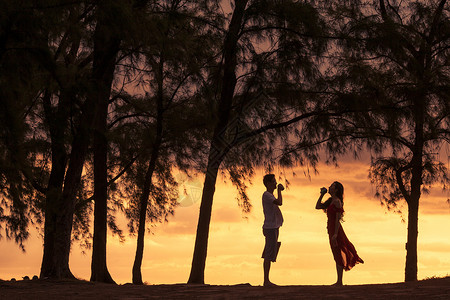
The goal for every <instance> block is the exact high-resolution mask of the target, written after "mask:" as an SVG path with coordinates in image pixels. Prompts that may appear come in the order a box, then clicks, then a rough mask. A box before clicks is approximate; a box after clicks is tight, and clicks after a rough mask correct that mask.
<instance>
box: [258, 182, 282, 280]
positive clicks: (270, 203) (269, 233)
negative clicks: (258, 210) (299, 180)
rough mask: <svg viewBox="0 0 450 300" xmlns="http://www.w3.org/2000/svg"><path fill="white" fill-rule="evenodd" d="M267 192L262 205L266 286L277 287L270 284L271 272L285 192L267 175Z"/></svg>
mask: <svg viewBox="0 0 450 300" xmlns="http://www.w3.org/2000/svg"><path fill="white" fill-rule="evenodd" d="M263 183H264V185H265V187H266V191H265V192H264V193H263V195H262V205H263V212H264V224H263V234H264V237H265V240H266V241H265V245H264V251H263V255H262V258H264V263H263V269H264V286H276V284H274V283H272V282H270V280H269V272H270V265H271V263H272V262H275V261H276V259H277V254H278V248H279V245H280V243H278V234H279V228H280V226H281V225H283V215H282V214H281V210H280V206H281V205H283V197H282V195H281V191H283V190H284V187H283V185H282V184H278V186H277V180H276V179H275V175H274V174H267V175H265V176H264V178H263ZM275 188H276V189H277V191H278V198H275V196H274V195H273V192H274V190H275Z"/></svg>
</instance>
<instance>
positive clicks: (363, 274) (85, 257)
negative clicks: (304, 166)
mask: <svg viewBox="0 0 450 300" xmlns="http://www.w3.org/2000/svg"><path fill="white" fill-rule="evenodd" d="M275 171H277V170H275ZM319 171H320V174H319V175H316V176H312V178H311V180H309V179H307V178H305V177H304V176H303V175H302V174H303V173H302V171H301V170H296V173H297V174H298V175H297V176H296V177H292V175H290V173H291V171H289V172H287V175H288V178H289V180H290V182H291V186H290V188H289V189H288V190H286V191H285V192H284V204H283V206H282V207H281V209H282V212H283V215H284V220H285V221H284V225H283V226H282V227H281V229H280V241H281V242H282V246H281V249H280V253H279V257H278V261H277V262H276V263H275V264H273V266H272V269H271V280H272V281H273V282H275V283H277V284H281V285H299V284H319V285H322V284H325V285H326V284H331V283H333V282H335V267H334V261H333V258H332V255H331V251H330V249H329V245H328V237H327V233H326V228H325V226H326V215H325V214H324V213H323V212H322V211H317V210H315V209H314V206H315V203H316V200H317V197H318V195H319V188H320V187H322V186H326V187H328V186H329V185H330V183H331V182H332V181H334V180H339V181H340V182H342V183H343V184H344V188H345V194H344V197H345V199H344V201H345V205H344V208H345V211H346V213H345V216H344V219H345V222H344V223H343V227H344V230H345V231H346V234H347V236H348V237H349V239H350V241H352V243H353V244H354V245H355V247H356V249H357V251H358V254H359V255H360V256H361V258H363V260H364V261H365V264H363V265H357V266H356V267H355V268H354V269H353V270H351V271H349V272H346V273H345V274H344V284H364V283H385V282H399V281H403V277H404V263H405V254H406V252H405V250H404V249H405V242H406V223H402V221H401V217H400V216H399V215H398V214H394V213H390V212H386V210H385V208H383V207H382V206H381V205H380V204H379V200H378V199H375V198H374V197H373V194H374V187H373V186H371V185H370V182H369V179H368V177H367V174H368V164H367V163H363V162H355V161H347V162H342V163H341V164H340V168H334V167H330V166H324V165H320V166H319ZM262 176H263V173H262V172H261V171H260V172H257V174H256V177H255V178H254V179H253V185H252V186H251V187H250V188H249V196H250V199H251V201H252V204H253V209H252V212H251V213H250V214H248V215H247V218H243V217H242V214H241V212H240V209H239V208H238V206H237V202H236V200H235V196H236V192H235V189H234V187H232V186H231V184H229V183H228V184H225V183H223V182H222V181H220V179H219V181H220V183H219V184H218V186H217V189H216V197H215V199H214V205H213V216H212V221H211V230H210V239H209V247H208V258H207V262H206V273H205V281H206V283H209V284H237V283H247V282H248V283H250V284H252V285H260V284H261V283H262V259H261V258H260V257H261V252H262V249H263V245H264V237H263V235H262V230H261V226H262V222H263V214H262V205H261V195H262V193H263V191H264V190H265V188H264V186H263V184H262ZM448 197H449V195H448V192H447V193H444V192H442V191H441V190H439V189H438V188H436V189H433V190H432V191H431V193H430V194H429V195H424V196H423V198H422V199H421V206H420V213H419V264H418V267H419V274H418V276H419V278H420V279H421V278H425V277H430V276H445V275H448V274H449V273H450V239H449V237H450V233H449V230H448V229H449V228H450V206H449V204H448V203H447V202H446V199H447V198H448ZM198 210H199V202H196V203H194V204H192V205H190V206H184V207H179V208H178V209H177V210H176V212H175V216H174V217H171V218H170V220H169V222H168V223H166V224H162V225H159V226H158V227H157V228H155V230H154V232H153V234H151V235H147V237H146V243H145V249H144V260H143V265H142V275H143V280H144V281H145V282H147V283H149V284H160V283H166V284H170V283H184V282H186V281H187V279H188V277H189V271H190V265H191V259H192V252H193V245H194V239H195V230H196V226H197V218H198ZM404 216H406V214H405V215H404ZM124 229H125V228H124ZM26 247H27V252H26V253H25V254H23V253H21V251H20V250H19V248H18V247H17V246H15V245H14V243H13V242H11V241H6V240H5V239H3V240H2V241H1V242H0V253H1V256H0V278H1V279H10V278H12V277H15V278H16V279H20V278H21V277H22V276H25V275H28V276H30V277H31V276H32V275H34V274H37V275H39V270H40V263H41V258H42V242H41V241H40V240H39V239H38V238H37V234H36V232H32V237H31V239H30V240H29V242H28V243H27V244H26ZM135 250H136V240H135V238H131V237H127V240H126V242H125V243H123V244H121V243H120V242H119V241H118V238H116V237H111V236H110V237H109V238H108V253H107V256H108V267H109V270H110V273H111V275H112V277H113V278H114V279H115V280H116V282H117V283H126V282H131V269H132V264H133V260H134V253H135ZM90 262H91V252H90V251H87V252H86V254H82V253H81V250H80V248H79V247H78V245H76V244H75V245H74V246H73V248H72V254H71V261H70V267H71V270H72V272H73V273H74V275H75V276H76V277H78V278H81V279H86V280H89V277H90Z"/></svg>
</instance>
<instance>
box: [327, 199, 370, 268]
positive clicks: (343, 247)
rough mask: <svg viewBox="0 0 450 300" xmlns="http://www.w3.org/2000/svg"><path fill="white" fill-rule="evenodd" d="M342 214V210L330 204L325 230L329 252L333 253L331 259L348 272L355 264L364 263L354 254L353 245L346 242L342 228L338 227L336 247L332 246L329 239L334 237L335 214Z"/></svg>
mask: <svg viewBox="0 0 450 300" xmlns="http://www.w3.org/2000/svg"><path fill="white" fill-rule="evenodd" d="M338 212H340V213H343V212H344V210H343V209H342V208H337V207H336V206H335V205H334V204H330V205H329V206H328V208H327V217H328V222H327V230H328V237H329V240H330V246H331V251H332V252H333V257H334V260H335V261H336V263H337V264H338V265H340V266H343V267H344V270H346V271H348V270H350V269H351V268H353V267H354V266H355V265H356V264H357V263H364V261H363V260H362V259H361V258H360V257H359V256H358V253H356V249H355V247H354V246H353V244H352V243H351V242H350V241H349V240H348V238H347V236H346V235H345V232H344V229H343V228H342V226H339V229H338V233H337V239H336V240H337V246H335V247H334V246H333V244H332V242H331V237H332V236H333V235H334V231H335V229H336V228H335V226H336V213H338Z"/></svg>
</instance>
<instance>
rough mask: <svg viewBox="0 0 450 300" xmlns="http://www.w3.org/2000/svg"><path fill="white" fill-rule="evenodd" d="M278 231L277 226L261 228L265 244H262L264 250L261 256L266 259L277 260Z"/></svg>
mask: <svg viewBox="0 0 450 300" xmlns="http://www.w3.org/2000/svg"><path fill="white" fill-rule="evenodd" d="M278 233H279V228H270V229H266V228H263V234H264V236H265V237H266V244H265V245H264V251H263V254H262V258H264V259H268V260H270V261H272V262H275V261H276V260H277V254H278Z"/></svg>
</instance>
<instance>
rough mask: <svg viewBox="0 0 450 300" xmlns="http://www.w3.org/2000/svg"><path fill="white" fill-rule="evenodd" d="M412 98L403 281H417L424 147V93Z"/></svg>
mask: <svg viewBox="0 0 450 300" xmlns="http://www.w3.org/2000/svg"><path fill="white" fill-rule="evenodd" d="M418 94H419V96H418V97H417V98H415V99H414V101H413V103H414V109H413V114H414V121H415V128H414V133H415V141H414V146H413V149H412V152H413V156H412V159H411V167H412V169H411V195H410V197H409V201H408V240H407V243H406V264H405V281H417V236H418V222H419V200H420V195H421V187H422V176H423V147H424V121H425V120H424V118H425V114H424V108H425V107H424V103H425V97H426V95H425V93H424V92H421V93H420V92H419V93H418Z"/></svg>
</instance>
